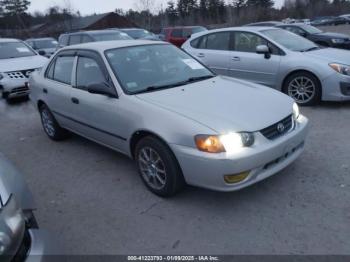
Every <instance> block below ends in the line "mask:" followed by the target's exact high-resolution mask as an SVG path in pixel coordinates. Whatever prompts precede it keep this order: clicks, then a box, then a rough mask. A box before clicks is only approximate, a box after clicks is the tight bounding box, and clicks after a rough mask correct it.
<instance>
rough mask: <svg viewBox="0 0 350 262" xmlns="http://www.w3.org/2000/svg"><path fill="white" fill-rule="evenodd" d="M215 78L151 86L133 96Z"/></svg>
mask: <svg viewBox="0 0 350 262" xmlns="http://www.w3.org/2000/svg"><path fill="white" fill-rule="evenodd" d="M213 77H215V76H214V75H206V76H198V77H190V78H189V79H187V80H185V81H181V82H177V83H174V84H169V85H159V86H149V87H146V88H145V89H143V90H141V91H138V92H135V93H133V94H134V95H136V94H142V93H148V92H154V91H158V90H164V89H169V88H173V87H178V86H183V85H187V84H190V83H194V82H198V81H202V80H206V79H210V78H213Z"/></svg>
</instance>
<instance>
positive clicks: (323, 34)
mask: <svg viewBox="0 0 350 262" xmlns="http://www.w3.org/2000/svg"><path fill="white" fill-rule="evenodd" d="M314 35H315V36H319V37H326V38H345V39H349V38H350V36H349V35H346V34H339V33H331V32H324V33H319V34H314Z"/></svg>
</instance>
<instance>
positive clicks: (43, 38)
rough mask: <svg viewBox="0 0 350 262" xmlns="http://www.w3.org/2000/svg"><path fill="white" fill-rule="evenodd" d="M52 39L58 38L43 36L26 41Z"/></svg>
mask: <svg viewBox="0 0 350 262" xmlns="http://www.w3.org/2000/svg"><path fill="white" fill-rule="evenodd" d="M52 39H54V40H56V39H55V38H53V37H42V38H29V39H27V40H26V41H43V40H52Z"/></svg>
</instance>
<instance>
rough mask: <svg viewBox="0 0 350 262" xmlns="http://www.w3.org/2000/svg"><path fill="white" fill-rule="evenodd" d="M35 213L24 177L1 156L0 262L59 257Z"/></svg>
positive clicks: (42, 259)
mask: <svg viewBox="0 0 350 262" xmlns="http://www.w3.org/2000/svg"><path fill="white" fill-rule="evenodd" d="M34 209H35V204H34V201H33V197H32V194H31V193H30V191H29V190H28V188H27V185H26V184H25V182H24V178H23V176H22V174H20V173H19V172H18V170H17V169H16V168H15V167H14V166H13V165H12V164H11V163H10V162H9V161H8V160H7V159H5V157H4V156H3V155H2V154H1V153H0V257H1V259H0V260H1V261H28V262H29V261H44V256H45V255H50V254H57V253H55V252H53V253H52V251H54V250H56V248H55V247H54V246H51V244H52V242H51V241H50V238H49V237H48V235H47V233H45V231H42V230H40V229H39V228H38V224H37V222H36V219H35V217H34V214H33V210H34ZM49 250H50V251H49ZM57 251H58V250H57Z"/></svg>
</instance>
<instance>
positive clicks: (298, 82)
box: [288, 76, 316, 104]
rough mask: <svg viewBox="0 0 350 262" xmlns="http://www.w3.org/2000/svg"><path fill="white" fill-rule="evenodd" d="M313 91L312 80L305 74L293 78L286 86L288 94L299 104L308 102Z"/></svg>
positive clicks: (313, 94) (314, 89)
mask: <svg viewBox="0 0 350 262" xmlns="http://www.w3.org/2000/svg"><path fill="white" fill-rule="evenodd" d="M315 91H316V87H315V84H314V82H313V81H312V80H311V79H310V78H308V77H305V76H301V77H296V78H294V79H293V80H292V81H291V82H290V83H289V86H288V95H289V96H291V97H292V98H293V99H294V100H295V101H296V102H298V103H300V104H304V103H307V102H310V101H311V100H312V99H313V98H314V96H315Z"/></svg>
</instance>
